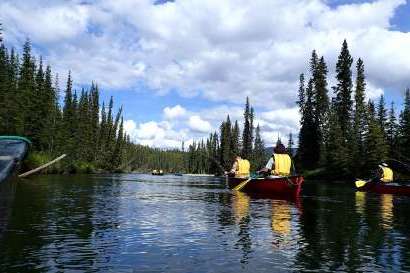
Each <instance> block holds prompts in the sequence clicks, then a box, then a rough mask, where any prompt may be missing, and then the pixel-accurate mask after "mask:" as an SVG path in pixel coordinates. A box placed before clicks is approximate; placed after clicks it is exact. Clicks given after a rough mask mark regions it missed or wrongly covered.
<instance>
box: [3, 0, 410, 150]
mask: <svg viewBox="0 0 410 273" xmlns="http://www.w3.org/2000/svg"><path fill="white" fill-rule="evenodd" d="M405 3H406V1H405V0H378V1H372V2H365V3H355V4H344V5H339V6H337V7H330V6H329V5H328V4H327V1H324V0H323V1H321V0H314V1H310V0H302V1H300V0H290V1H282V0H254V1H247V0H226V1H219V0H208V1H199V0H198V1H196V0H194V1H172V2H166V3H165V4H160V5H154V1H152V0H139V1H134V0H94V1H90V2H87V1H81V0H75V1H63V0H56V1H53V2H52V4H50V3H49V1H46V2H45V1H41V0H31V1H23V0H3V1H2V2H1V3H0V17H1V18H3V20H4V22H5V28H6V31H5V35H6V41H9V42H10V43H14V44H15V45H19V44H20V43H21V41H22V40H23V39H24V37H25V36H27V35H29V36H30V37H31V38H32V40H33V43H34V45H36V44H38V45H41V47H42V48H43V50H42V53H43V54H45V55H46V56H45V58H46V59H47V60H48V61H50V63H51V65H52V66H53V67H54V69H55V71H58V72H60V74H65V71H67V70H68V69H71V70H72V71H73V74H74V77H75V79H76V81H77V82H79V83H80V84H83V83H89V82H91V81H92V80H96V81H97V82H98V83H99V84H100V86H102V87H103V88H111V89H122V88H127V89H132V88H134V87H135V86H138V84H140V83H142V84H143V85H144V86H146V87H147V88H148V89H149V92H154V93H155V94H157V95H162V94H166V93H168V92H170V91H171V90H172V91H176V92H177V93H178V94H179V95H180V96H183V97H197V98H199V99H204V100H211V101H215V102H217V103H218V104H220V105H219V106H217V107H214V108H213V109H212V111H211V110H210V109H204V110H197V111H196V112H192V111H189V110H187V109H185V108H184V106H183V105H176V106H169V107H167V108H165V109H163V117H164V120H166V121H167V122H168V124H166V123H163V121H152V122H153V123H147V124H135V131H136V132H139V131H140V130H145V131H146V132H144V133H142V132H139V133H135V138H137V139H138V140H139V141H144V142H146V143H148V142H150V143H154V142H155V141H158V137H157V136H161V137H162V139H168V140H169V139H171V136H173V137H175V138H178V137H179V136H180V135H181V136H182V135H183V133H182V131H181V130H183V129H185V130H186V131H184V132H185V133H186V134H187V135H186V136H185V137H186V138H191V137H194V136H195V137H198V136H201V134H202V135H204V134H206V133H208V132H209V131H211V130H212V129H213V128H218V126H219V123H220V122H221V121H222V120H223V119H225V117H226V115H227V114H230V115H231V118H232V119H241V117H242V104H243V102H244V100H245V97H246V96H249V97H250V98H251V99H252V103H253V105H255V106H256V107H257V108H258V112H259V113H260V115H258V116H257V118H258V121H259V122H260V124H261V127H262V128H263V130H262V132H263V135H264V136H265V138H266V139H267V140H268V139H271V138H272V136H274V135H275V134H285V133H286V134H287V133H288V132H289V131H292V132H297V128H298V126H299V124H298V113H297V110H296V108H295V100H296V93H297V84H298V83H297V81H298V75H299V73H301V72H305V71H306V70H307V63H306V61H307V59H308V58H309V55H310V52H311V51H312V50H313V49H317V50H318V53H319V54H321V55H324V57H325V59H326V61H327V63H328V67H329V81H330V84H329V85H330V86H331V85H332V84H333V82H334V80H333V79H334V67H335V63H336V60H337V55H338V53H339V51H340V47H341V42H342V41H343V39H345V38H346V39H347V40H348V43H349V47H350V49H351V52H352V54H353V56H354V57H355V59H357V58H358V57H361V58H362V59H363V60H364V63H365V69H366V76H367V81H368V85H367V87H368V88H367V96H368V97H369V98H375V97H376V96H378V95H380V94H382V93H384V92H385V90H387V89H388V90H393V92H398V91H401V90H403V89H404V88H405V87H406V86H407V85H409V82H408V75H410V55H409V54H407V51H408V48H410V33H406V32H400V31H396V30H392V28H391V19H392V18H393V16H394V14H395V12H396V10H397V8H398V7H400V5H403V4H405ZM26 14H30V16H26ZM85 60H86V61H85ZM85 63H86V64H85ZM62 72H64V73H62ZM329 89H330V88H329ZM330 90H331V89H330ZM272 109H274V110H272ZM258 112H257V114H258ZM189 116H191V118H190V117H189ZM174 119H176V120H178V121H179V122H180V123H178V122H177V121H172V120H174ZM171 121H172V122H171ZM181 124H185V126H186V127H184V128H182V127H181V128H180V127H178V126H182V125H181ZM129 126H130V127H132V124H131V123H130V124H129ZM167 126H168V127H167ZM170 127H171V128H170ZM176 128H178V129H176ZM149 132H150V133H149Z"/></svg>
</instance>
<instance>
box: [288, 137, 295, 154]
mask: <svg viewBox="0 0 410 273" xmlns="http://www.w3.org/2000/svg"><path fill="white" fill-rule="evenodd" d="M294 144H295V143H294V142H293V134H292V133H289V138H288V147H287V150H288V154H289V155H291V156H293V145H294Z"/></svg>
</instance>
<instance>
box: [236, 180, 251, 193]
mask: <svg viewBox="0 0 410 273" xmlns="http://www.w3.org/2000/svg"><path fill="white" fill-rule="evenodd" d="M251 179H252V178H249V179H248V180H245V181H243V182H241V183H240V184H238V185H237V186H236V187H235V188H233V189H234V190H235V191H240V190H241V189H242V188H243V187H245V185H246V184H248V182H249V181H251Z"/></svg>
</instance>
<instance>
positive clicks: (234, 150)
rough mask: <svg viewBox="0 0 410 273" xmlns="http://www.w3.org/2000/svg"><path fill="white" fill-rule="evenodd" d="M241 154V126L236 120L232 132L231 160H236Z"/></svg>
mask: <svg viewBox="0 0 410 273" xmlns="http://www.w3.org/2000/svg"><path fill="white" fill-rule="evenodd" d="M239 154H240V152H239V125H238V121H237V120H236V121H235V125H234V126H233V127H232V132H231V158H234V157H235V156H237V155H239Z"/></svg>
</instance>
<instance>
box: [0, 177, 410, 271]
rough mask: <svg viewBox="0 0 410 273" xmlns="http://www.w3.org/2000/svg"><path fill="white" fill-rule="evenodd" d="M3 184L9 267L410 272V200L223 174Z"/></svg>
mask: <svg viewBox="0 0 410 273" xmlns="http://www.w3.org/2000/svg"><path fill="white" fill-rule="evenodd" d="M6 186H7V187H5V185H2V188H5V189H2V191H1V196H0V198H1V199H0V272H7V273H12V272H19V273H22V272H187V273H188V272H195V273H196V272H390V271H391V272H393V271H394V272H400V271H401V272H410V240H409V239H410V198H407V197H395V196H391V195H376V194H369V193H367V194H366V193H358V192H355V191H354V190H353V189H352V188H351V187H350V186H348V185H342V184H334V183H333V184H332V183H315V182H307V183H306V184H305V185H304V188H303V191H302V196H301V198H300V199H298V200H292V201H287V200H277V199H273V198H270V197H267V196H253V195H251V196H250V195H248V194H245V193H241V192H236V193H235V192H232V191H230V190H229V189H227V188H226V186H225V181H224V180H223V179H220V178H213V177H185V176H183V177H178V176H168V175H165V176H162V177H161V176H151V175H139V174H119V175H104V176H103V175H96V176H85V175H84V176H37V177H33V178H31V179H26V180H22V181H19V182H18V183H9V184H8V185H6Z"/></svg>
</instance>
